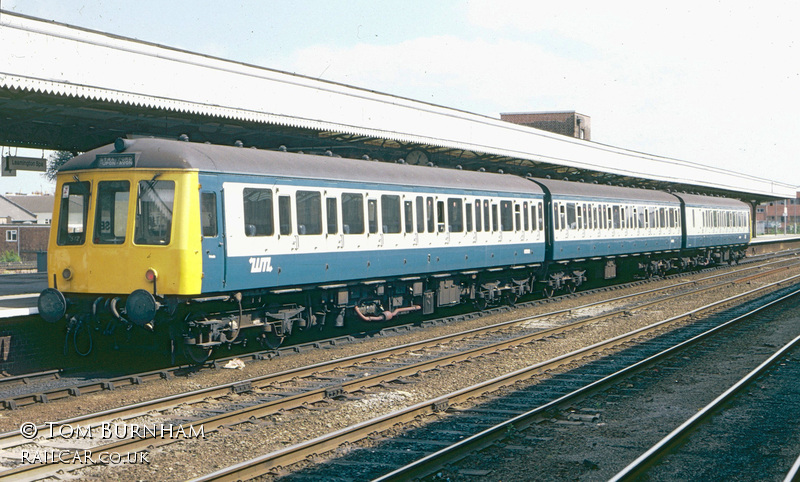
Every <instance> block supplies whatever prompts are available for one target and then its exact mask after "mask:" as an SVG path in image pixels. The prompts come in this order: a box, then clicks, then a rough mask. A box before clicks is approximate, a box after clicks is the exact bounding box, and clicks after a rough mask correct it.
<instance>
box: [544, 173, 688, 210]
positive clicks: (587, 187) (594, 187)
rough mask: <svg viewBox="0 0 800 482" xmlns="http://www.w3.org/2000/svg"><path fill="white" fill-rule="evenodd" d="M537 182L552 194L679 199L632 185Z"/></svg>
mask: <svg viewBox="0 0 800 482" xmlns="http://www.w3.org/2000/svg"><path fill="white" fill-rule="evenodd" d="M534 181H535V182H537V183H540V184H542V185H544V186H545V187H546V188H547V189H548V190H549V191H550V193H551V194H554V195H566V196H575V197H585V198H597V197H603V198H613V199H626V200H630V201H648V202H649V201H656V202H663V203H675V204H678V203H679V201H678V199H677V198H675V196H673V195H672V194H669V193H666V192H663V191H653V190H647V189H634V188H630V187H619V186H607V185H604V184H590V183H582V182H568V181H557V180H554V179H534Z"/></svg>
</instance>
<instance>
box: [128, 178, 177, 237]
mask: <svg viewBox="0 0 800 482" xmlns="http://www.w3.org/2000/svg"><path fill="white" fill-rule="evenodd" d="M138 198H139V199H138V202H137V204H136V221H135V231H134V236H133V239H134V242H135V243H136V244H149V245H166V244H169V242H170V235H171V233H172V207H173V204H174V202H175V181H157V180H155V179H151V180H149V181H139V196H138Z"/></svg>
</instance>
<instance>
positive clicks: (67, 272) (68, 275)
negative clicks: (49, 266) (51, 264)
mask: <svg viewBox="0 0 800 482" xmlns="http://www.w3.org/2000/svg"><path fill="white" fill-rule="evenodd" d="M61 277H62V278H64V279H65V280H67V281H69V280H71V279H72V270H71V269H69V268H64V271H62V272H61Z"/></svg>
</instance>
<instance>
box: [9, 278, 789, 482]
mask: <svg viewBox="0 0 800 482" xmlns="http://www.w3.org/2000/svg"><path fill="white" fill-rule="evenodd" d="M783 269H786V268H779V269H778V270H775V271H770V272H769V273H770V274H774V273H775V272H776V271H780V270H783ZM766 275H767V274H764V273H762V274H760V276H766ZM755 277H756V275H753V277H751V280H752V279H755ZM740 282H741V283H746V282H747V281H746V280H740ZM689 284H690V285H694V284H696V282H690V283H689ZM723 284H729V283H723ZM713 286H719V285H712V287H713ZM712 287H703V288H702V289H712ZM764 289H768V288H762V290H764ZM695 294H696V293H695ZM753 294H754V293H750V295H751V296H752V295H753ZM650 295H651V296H652V293H650ZM677 296H685V297H691V296H693V294H688V293H684V294H683V295H678V294H675V295H673V298H669V299H662V301H661V302H662V303H669V302H670V300H671V302H672V303H675V299H676V298H675V297H677ZM612 301H613V302H617V303H619V300H612ZM728 302H729V303H730V302H733V301H730V300H729V301H728ZM590 306H591V305H590ZM640 308H641V307H640ZM640 308H639V309H640ZM630 310H631V308H630V307H627V308H623V309H622V310H618V311H617V312H616V315H612V314H610V313H605V314H603V315H601V317H606V318H607V317H610V316H619V315H620V314H623V315H624V313H625V312H626V311H630ZM575 313H576V309H572V310H566V312H565V313H561V314H560V315H561V316H571V315H574V314H575ZM551 316H554V315H552V314H551ZM687 316H689V315H687ZM530 322H531V319H530V318H528V319H524V320H515V321H514V322H508V323H504V324H501V325H502V326H493V327H490V328H488V329H483V330H472V331H471V332H469V333H462V334H458V335H457V336H453V337H452V338H451V339H449V340H447V341H446V343H447V344H452V343H456V342H458V341H459V340H460V341H463V340H470V341H469V343H474V341H475V340H476V337H477V336H479V332H481V331H482V332H483V333H484V334H485V333H495V332H498V331H502V330H508V329H509V328H510V327H512V326H515V325H521V324H524V323H528V324H530ZM598 322H599V321H598V318H594V319H593V318H586V319H584V320H581V321H579V322H576V323H574V324H568V325H565V326H562V327H557V328H554V329H552V330H549V331H541V330H538V333H528V334H525V335H521V336H513V335H514V334H513V333H512V335H506V336H505V339H504V340H502V341H497V340H491V339H490V341H489V342H481V343H480V344H481V345H484V346H478V347H461V348H459V349H455V350H453V349H452V347H450V351H454V353H450V354H447V353H445V354H442V353H438V354H430V355H428V358H429V359H428V360H425V361H424V362H421V363H414V364H408V363H405V364H403V363H400V365H402V366H397V367H394V368H392V365H398V361H397V360H396V359H392V358H391V357H397V356H399V354H400V353H406V354H412V355H413V354H415V353H417V355H415V356H419V355H418V354H419V350H421V349H422V348H423V346H426V345H427V346H436V345H439V346H443V345H444V344H445V338H446V337H440V338H437V339H433V340H428V341H426V343H419V344H413V346H405V347H397V348H395V349H391V350H382V351H381V352H379V353H370V354H367V355H366V356H362V357H360V358H356V357H351V359H346V360H342V361H340V362H341V363H342V364H340V365H336V364H330V365H327V366H326V367H323V366H321V365H315V366H312V367H305V368H303V369H298V370H293V371H290V372H287V373H281V374H275V375H274V376H272V378H270V377H264V378H262V379H259V380H248V381H246V382H240V383H238V384H231V385H227V386H220V387H214V388H213V389H204V390H198V391H197V392H195V393H191V394H184V395H183V396H180V397H179V396H174V397H166V398H164V399H160V400H156V401H153V402H151V403H147V404H136V405H135V406H129V407H124V408H123V409H121V410H114V411H108V412H105V413H101V414H92V415H89V416H85V417H80V418H74V419H70V420H65V421H62V422H60V424H62V425H66V426H83V427H88V426H92V424H100V423H103V421H109V420H116V421H117V422H115V423H122V422H120V421H123V422H125V423H128V421H129V420H131V419H133V418H134V417H142V416H148V414H150V417H151V418H154V417H153V416H152V413H153V411H154V410H164V409H172V408H174V407H175V406H177V405H179V404H200V403H201V402H202V403H205V402H204V401H205V400H207V399H208V398H209V397H212V396H222V397H230V394H231V393H232V392H234V393H241V394H256V395H255V397H254V398H255V399H256V400H255V402H252V401H251V402H246V403H245V402H242V401H241V400H238V398H239V397H241V395H237V399H236V400H234V401H233V403H235V404H238V405H242V404H243V403H244V404H245V405H246V404H247V403H254V404H253V405H250V406H245V407H242V408H239V409H238V410H233V411H228V412H226V413H222V414H219V413H216V414H214V415H212V416H207V414H208V413H209V412H215V411H218V410H219V409H218V408H214V407H205V408H197V409H196V410H195V411H196V412H197V413H195V414H194V415H193V416H191V417H187V416H185V415H184V416H183V418H182V419H179V420H178V421H182V422H186V423H193V424H200V425H201V426H202V427H204V430H205V431H207V432H211V431H214V430H220V429H225V428H226V427H230V426H232V425H236V424H241V423H244V422H245V421H249V420H253V419H254V418H259V417H264V416H268V415H269V414H274V413H276V412H278V411H280V410H282V409H284V410H286V409H289V408H292V407H294V408H296V407H311V406H313V404H315V403H321V402H323V401H326V400H327V401H330V400H332V399H338V398H343V397H345V396H346V395H347V394H351V393H354V392H356V391H359V390H365V389H369V388H370V387H376V386H379V385H381V384H386V383H390V382H391V381H393V380H394V381H402V380H403V379H404V378H408V377H411V376H413V375H414V374H416V373H419V372H425V371H429V370H435V369H436V368H437V367H441V366H444V365H449V364H453V363H457V362H459V361H461V360H466V359H474V358H475V357H478V356H487V355H486V354H487V353H492V352H497V351H498V350H504V349H508V348H509V347H513V346H518V345H520V344H522V343H530V342H531V340H535V339H539V340H541V339H544V338H546V337H554V336H561V335H563V333H565V332H566V331H571V330H576V329H579V328H580V327H581V326H584V327H585V326H589V325H591V324H592V323H598ZM673 322H674V321H673ZM629 336H631V337H637V336H641V333H634V334H631V335H629ZM627 339H629V338H624V339H620V340H616V341H615V342H614V344H615V345H619V344H622V343H625V342H626V341H627ZM614 344H612V345H610V346H614ZM604 349H607V348H604ZM585 356H587V354H586V353H581V354H578V358H582V357H585ZM375 358H379V359H384V360H389V363H388V365H389V368H386V369H384V370H383V371H381V372H380V373H376V374H373V375H371V376H362V377H359V378H356V377H352V376H349V375H347V374H344V373H341V372H339V373H336V371H337V370H344V369H346V368H347V367H348V364H349V366H350V367H352V366H353V364H354V363H359V364H362V363H365V362H366V360H371V359H375ZM567 362H568V360H567V359H562V360H559V361H558V363H559V364H560V365H563V364H564V363H567ZM356 367H357V371H362V372H363V367H360V366H359V365H356ZM324 369H327V370H328V372H327V374H325V373H323V372H322V370H324ZM548 369H552V368H547V369H545V370H548ZM369 371H370V372H375V371H377V369H376V367H375V366H374V365H373V366H371V367H370V368H369ZM309 376H313V377H314V378H315V380H314V381H312V382H311V384H312V387H311V388H309V387H300V386H299V385H304V384H306V383H307V382H306V381H303V382H301V383H298V382H297V380H300V379H301V378H304V379H307V377H309ZM521 376H523V377H526V378H529V377H530V375H529V374H526V375H521ZM281 378H282V379H283V381H280V379H281ZM348 379H350V380H348ZM293 380H294V381H293ZM284 382H287V383H289V385H290V386H289V390H290V391H291V390H294V391H296V392H297V393H296V394H294V395H291V394H288V395H287V393H286V391H285V388H284V392H283V394H282V395H277V394H275V393H274V391H275V390H276V385H278V384H280V383H284ZM504 384H505V382H504ZM314 386H316V388H314ZM212 392H216V393H212ZM267 399H268V400H267ZM225 403H226V404H228V405H230V404H231V400H227V401H226V402H225ZM448 403H449V402H448ZM441 408H443V407H442V406H441V404H440V405H439V409H441ZM198 413H199V415H198ZM203 413H205V415H203ZM155 418H162V417H161V416H156V417H155ZM174 422H177V421H174ZM50 428H51V429H52V426H51V427H50ZM42 429H44V427H39V430H42ZM56 438H57V437H56ZM170 442H171V440H163V439H162V440H158V438H157V437H149V438H148V437H144V438H141V439H136V440H119V441H117V442H114V443H111V444H104V445H102V446H100V447H99V449H100V450H103V451H106V452H113V453H121V452H126V453H138V452H140V451H142V450H153V448H154V447H157V446H159V445H161V444H162V443H170ZM26 443H27V444H30V442H29V440H28V439H25V438H24V437H22V436H21V434H19V433H17V434H13V433H11V434H6V436H3V437H2V438H1V439H0V446H2V447H5V448H6V449H10V448H13V447H24V446H25V444H26ZM317 450H319V449H317ZM60 468H62V467H59V466H58V464H30V465H23V466H20V467H18V468H17V469H13V470H11V471H7V472H4V473H0V477H16V476H25V477H38V476H40V475H44V474H47V473H49V472H52V470H54V469H60Z"/></svg>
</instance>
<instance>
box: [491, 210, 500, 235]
mask: <svg viewBox="0 0 800 482" xmlns="http://www.w3.org/2000/svg"><path fill="white" fill-rule="evenodd" d="M499 223H500V217H499V216H498V215H497V204H492V231H493V232H495V233H496V232H498V231H500V226H499Z"/></svg>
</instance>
